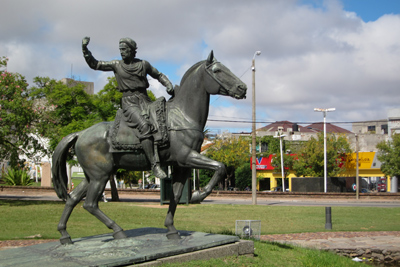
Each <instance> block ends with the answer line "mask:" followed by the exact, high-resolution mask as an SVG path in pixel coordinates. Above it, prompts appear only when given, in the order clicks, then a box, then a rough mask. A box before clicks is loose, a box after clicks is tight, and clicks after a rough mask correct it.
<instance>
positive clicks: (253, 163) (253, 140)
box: [251, 51, 261, 205]
mask: <svg viewBox="0 0 400 267" xmlns="http://www.w3.org/2000/svg"><path fill="white" fill-rule="evenodd" d="M259 55H261V51H256V52H255V53H254V56H253V61H252V64H251V70H252V72H253V75H252V81H253V120H252V131H251V155H252V158H251V166H252V168H251V195H252V201H253V205H257V170H256V168H257V167H256V56H259Z"/></svg>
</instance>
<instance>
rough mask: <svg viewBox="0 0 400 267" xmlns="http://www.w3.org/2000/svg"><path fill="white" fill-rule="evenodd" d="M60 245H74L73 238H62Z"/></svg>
mask: <svg viewBox="0 0 400 267" xmlns="http://www.w3.org/2000/svg"><path fill="white" fill-rule="evenodd" d="M60 243H61V245H71V244H73V242H72V240H71V237H69V236H65V237H61V238H60Z"/></svg>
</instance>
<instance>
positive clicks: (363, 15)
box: [0, 0, 400, 132]
mask: <svg viewBox="0 0 400 267" xmlns="http://www.w3.org/2000/svg"><path fill="white" fill-rule="evenodd" d="M2 8H3V10H5V11H6V12H3V14H2V16H1V17H0V24H1V25H3V26H2V27H0V35H1V36H2V38H1V39H0V55H4V56H8V57H9V59H10V60H9V65H8V70H9V71H13V72H19V73H21V74H22V75H24V76H25V77H26V78H27V81H28V83H31V84H32V81H33V78H34V77H36V76H48V77H50V78H55V79H61V78H64V77H69V76H70V75H71V66H73V75H74V77H76V78H78V79H81V80H86V81H93V82H94V83H95V92H98V91H99V90H101V89H102V88H103V86H104V85H105V83H106V82H107V77H109V76H111V75H112V73H103V72H98V71H97V72H96V71H93V70H91V69H89V67H88V66H87V65H86V63H85V61H84V59H83V57H82V52H81V47H80V44H81V40H82V38H83V37H84V36H90V37H91V43H90V44H89V49H90V50H91V51H92V52H93V55H94V56H95V57H96V58H97V59H101V60H111V59H115V58H119V51H118V40H119V38H121V37H125V36H128V37H131V38H133V39H134V40H135V41H136V42H137V43H138V47H139V49H138V54H137V55H138V57H139V58H141V59H146V60H148V61H149V62H150V63H151V64H153V65H154V66H155V67H156V68H158V69H159V70H160V71H161V72H164V73H165V74H166V75H167V76H168V77H169V78H170V80H171V81H172V82H173V83H174V84H179V82H180V79H181V77H182V75H183V74H184V72H185V71H186V70H187V69H188V68H189V67H190V66H192V65H193V64H195V63H196V62H198V61H200V60H204V59H206V57H207V55H208V54H209V53H210V51H211V50H213V51H214V54H215V56H216V58H217V59H218V60H219V61H221V62H222V63H223V64H224V65H226V66H227V67H228V68H230V69H231V71H232V72H233V73H234V74H236V75H237V76H238V77H240V78H241V79H242V81H243V82H245V83H246V84H247V85H248V87H249V91H248V97H247V99H246V100H240V101H238V100H235V99H232V98H229V97H218V96H216V97H212V99H211V107H210V113H209V119H211V120H213V121H210V122H209V123H208V124H207V128H209V129H214V130H215V131H226V130H228V131H231V132H240V131H245V132H246V131H250V130H251V124H250V123H249V122H250V121H251V110H252V108H251V107H252V103H251V98H252V97H251V71H250V66H251V60H252V57H253V55H254V52H255V51H258V50H260V51H261V52H262V53H261V55H260V56H257V58H256V68H257V72H256V98H257V101H256V107H257V121H258V122H259V123H258V124H257V127H263V126H265V124H267V123H268V122H274V121H280V120H288V121H292V122H304V123H308V122H310V123H311V122H316V121H321V120H322V115H321V114H320V113H315V112H314V111H313V109H314V108H315V107H320V108H330V107H335V108H336V111H335V112H332V113H329V116H328V118H327V120H328V122H329V121H331V122H347V123H343V124H340V125H339V126H342V127H343V126H344V127H347V128H348V127H349V125H351V124H349V123H350V122H353V121H365V120H378V119H385V118H386V117H387V113H388V110H389V109H392V108H397V107H398V106H399V105H398V92H399V89H400V76H399V75H398V74H399V73H400V31H399V29H400V15H399V14H400V1H397V0H392V1H388V0H343V1H341V0H285V1H276V0H251V1H242V0H219V1H213V0H202V1H187V0H169V1H158V0H147V1H131V0H116V1H101V2H98V1H96V0H86V1H78V0H70V1H52V0H37V1H30V0H19V1H14V0H3V1H2ZM11 22H12V23H11ZM150 84H151V87H150V89H151V90H152V91H153V92H154V93H155V94H156V95H157V96H161V95H164V96H166V97H167V94H166V92H165V89H164V88H163V87H162V86H161V85H160V84H159V83H158V82H157V81H154V80H151V81H150ZM227 121H245V122H243V123H237V122H235V123H231V122H227ZM350 128H351V127H350Z"/></svg>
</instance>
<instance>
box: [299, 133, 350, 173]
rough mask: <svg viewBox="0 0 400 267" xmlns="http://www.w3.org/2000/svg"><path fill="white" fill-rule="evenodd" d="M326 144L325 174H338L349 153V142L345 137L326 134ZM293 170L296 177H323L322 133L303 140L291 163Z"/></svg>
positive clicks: (341, 170) (342, 169)
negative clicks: (295, 157)
mask: <svg viewBox="0 0 400 267" xmlns="http://www.w3.org/2000/svg"><path fill="white" fill-rule="evenodd" d="M326 144H327V145H326V146H327V153H326V154H327V172H328V173H327V175H328V176H330V177H335V176H338V175H339V174H340V173H342V172H345V171H346V169H345V167H344V165H345V164H341V163H344V162H345V161H346V156H347V154H349V153H351V149H350V144H349V142H348V140H347V138H346V137H344V136H339V137H336V136H335V135H334V134H328V136H327V140H326ZM293 170H294V172H295V173H296V175H297V176H298V177H301V176H303V177H305V176H310V177H323V176H324V135H323V133H319V134H318V136H317V138H314V137H311V139H310V140H308V141H307V142H305V143H304V144H303V146H302V147H301V148H300V150H299V153H298V154H297V160H295V161H294V163H293Z"/></svg>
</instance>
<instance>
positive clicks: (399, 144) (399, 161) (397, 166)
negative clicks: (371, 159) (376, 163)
mask: <svg viewBox="0 0 400 267" xmlns="http://www.w3.org/2000/svg"><path fill="white" fill-rule="evenodd" d="M376 147H377V148H378V159H379V160H380V161H381V162H382V165H381V170H382V172H383V173H384V174H385V175H387V176H390V177H393V176H399V175H400V134H394V135H393V136H392V140H389V141H387V142H385V141H382V142H380V143H379V144H378V145H377V146H376Z"/></svg>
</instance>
